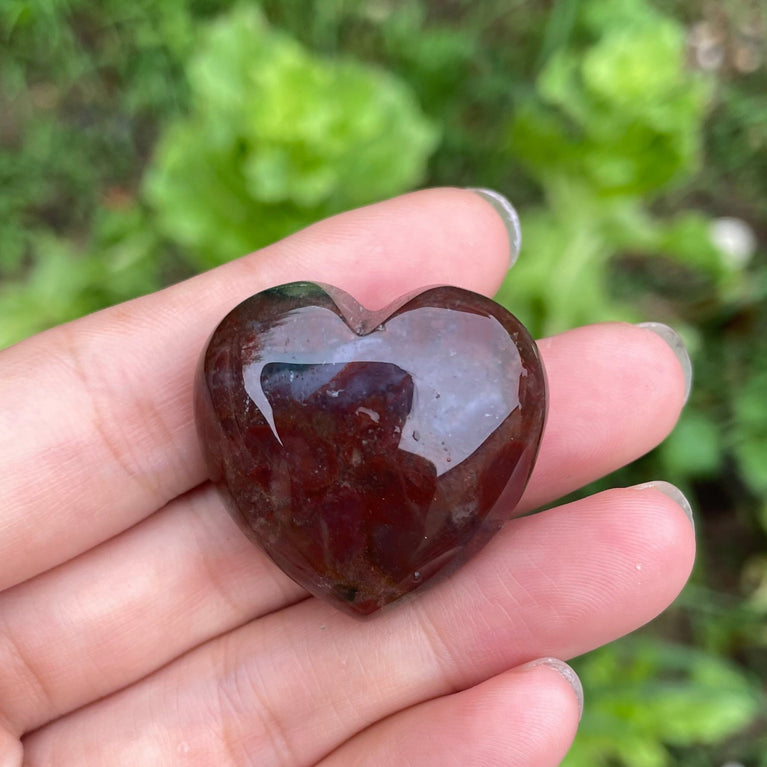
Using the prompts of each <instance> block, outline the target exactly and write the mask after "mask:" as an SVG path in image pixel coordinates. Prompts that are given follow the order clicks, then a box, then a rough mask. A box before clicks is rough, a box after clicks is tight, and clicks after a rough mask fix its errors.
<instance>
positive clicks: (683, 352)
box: [637, 322, 692, 402]
mask: <svg viewBox="0 0 767 767" xmlns="http://www.w3.org/2000/svg"><path fill="white" fill-rule="evenodd" d="M637 327H640V328H646V329H647V330H652V332H653V333H655V335H658V336H660V337H661V338H662V339H663V340H664V341H665V342H666V343H667V344H668V345H669V346H670V347H671V350H672V351H673V352H674V354H676V358H677V359H678V360H679V364H680V365H681V366H682V371H683V372H684V385H685V389H684V401H685V402H687V399H688V398H689V396H690V389H691V387H692V362H691V360H690V353H689V352H688V351H687V346H686V345H685V343H684V341H683V340H682V336H680V335H679V333H677V332H676V330H674V328H672V327H669V326H668V325H664V324H663V323H662V322H640V323H638V325H637Z"/></svg>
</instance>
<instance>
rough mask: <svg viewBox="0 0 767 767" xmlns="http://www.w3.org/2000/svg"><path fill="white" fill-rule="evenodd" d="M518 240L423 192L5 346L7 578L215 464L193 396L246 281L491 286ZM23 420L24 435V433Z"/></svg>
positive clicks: (145, 508)
mask: <svg viewBox="0 0 767 767" xmlns="http://www.w3.org/2000/svg"><path fill="white" fill-rule="evenodd" d="M508 262H509V241H508V235H507V233H506V228H505V225H504V222H503V221H502V219H501V218H500V217H499V216H498V214H497V213H496V212H495V211H494V210H493V208H492V207H491V205H489V204H488V203H487V202H485V201H484V200H482V199H481V198H480V197H479V196H478V195H476V194H473V193H472V192H469V191H466V190H458V189H433V190H427V191H423V192H417V193H414V194H410V195H405V196H403V197H398V198H395V199H393V200H388V201H386V202H382V203H378V204H376V205H371V206H368V207H366V208H361V209H359V210H355V211H351V212H349V213H344V214H341V215H339V216H335V217H333V218H331V219H327V220H326V221H322V222H320V223H318V224H315V225H314V226H312V227H309V228H308V229H305V230H303V231H302V232H299V233H297V234H295V235H293V236H291V237H289V238H287V239H285V240H282V241H280V242H278V243H276V244H274V245H272V246H270V247H268V248H265V249H263V250H262V251H260V252H258V253H254V254H251V255H250V256H248V257H246V258H243V259H240V260H238V261H234V262H232V263H229V264H226V265H224V266H222V267H219V268H218V269H215V270H213V271H211V272H208V273H206V274H203V275H200V276H199V277H195V278H193V279H190V280H187V281H186V282H183V283H180V284H178V285H175V286H173V287H170V288H167V289H165V290H162V291H160V292H158V293H155V294H152V295H149V296H145V297H143V298H139V299H136V300H134V301H129V302H127V303H125V304H122V305H120V306H116V307H113V308H111V309H107V310H104V311H101V312H98V313H96V314H93V315H91V316H89V317H85V318H83V319H80V320H77V321H75V322H72V323H68V324H66V325H62V326H60V327H58V328H54V329H52V330H49V331H46V332H45V333H41V334H40V335H39V336H36V337H34V338H32V339H29V340H27V341H24V342H22V343H20V344H17V345H16V346H14V347H11V348H10V349H6V350H4V351H3V352H1V353H0V369H1V370H2V371H3V375H2V379H1V380H0V402H2V405H3V407H2V411H0V434H3V435H8V436H7V437H6V439H5V440H4V441H2V443H0V476H2V477H3V481H2V483H1V485H0V562H2V568H1V569H0V588H5V587H7V586H10V585H12V584H14V583H18V582H19V581H22V580H25V579H27V578H29V577H31V576H32V575H35V574H37V573H39V572H41V571H43V570H46V569H49V568H51V567H53V566H55V565H57V564H59V563H61V562H63V561H65V560H67V559H69V558H71V557H73V556H75V555H77V554H78V553H80V552H82V551H85V550H87V549H89V548H91V547H92V546H94V545H96V544H97V543H99V542H101V541H103V540H105V539H107V538H109V537H111V536H113V535H115V534H117V533H119V532H120V531H121V530H124V529H126V528H127V527H130V526H131V525H133V524H134V523H135V522H137V521H138V520H140V519H142V518H144V517H146V516H147V515H149V514H151V513H152V512H153V511H155V510H156V509H158V508H159V507H161V506H163V505H164V504H166V503H167V502H168V501H169V500H171V499H172V498H174V497H176V496H177V495H180V494H181V493H184V492H186V491H187V490H189V489H191V488H192V487H194V486H196V485H197V484H199V483H200V482H202V481H203V480H204V479H205V469H204V465H203V461H202V458H201V455H200V452H199V448H198V444H197V438H196V434H195V427H194V415H193V410H192V383H193V371H194V368H195V365H196V363H197V359H198V356H199V354H200V352H201V350H202V347H203V344H204V343H205V339H206V338H207V336H208V335H209V334H210V332H211V331H212V330H213V328H214V326H215V325H216V323H217V322H218V321H219V320H220V319H221V318H222V317H223V315H224V314H225V313H226V312H227V311H228V310H229V309H231V308H232V307H233V306H234V305H236V304H237V303H238V302H240V301H241V300H243V299H244V298H246V297H247V296H249V295H251V294H253V293H256V292H258V291H260V290H263V289H264V288H267V287H270V286H272V285H277V284H280V283H285V282H291V281H294V280H319V281H323V282H328V283H331V284H334V285H337V286H338V287H341V288H343V289H345V290H346V291H347V292H349V293H351V294H352V295H354V296H355V297H356V298H357V299H358V300H359V301H360V302H361V303H362V304H364V305H367V306H368V307H369V308H373V309H375V308H379V307H381V306H385V305H386V304H387V303H389V302H390V301H391V300H393V299H395V298H397V297H398V296H399V295H401V294H402V293H404V292H406V291H408V290H412V289H415V288H418V287H421V286H424V285H430V284H437V283H447V284H453V285H457V286H460V287H465V288H468V289H470V290H475V291H477V292H482V293H486V294H491V293H493V292H494V291H495V290H496V289H497V287H498V285H499V284H500V281H501V280H502V278H503V275H504V273H505V271H506V269H507V267H508ZM10 435H12V438H11V436H10Z"/></svg>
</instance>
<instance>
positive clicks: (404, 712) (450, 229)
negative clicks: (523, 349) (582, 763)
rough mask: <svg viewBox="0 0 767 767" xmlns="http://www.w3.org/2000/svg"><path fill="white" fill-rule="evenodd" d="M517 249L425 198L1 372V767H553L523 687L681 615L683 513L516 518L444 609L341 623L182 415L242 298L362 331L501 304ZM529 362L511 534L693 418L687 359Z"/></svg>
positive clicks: (595, 507) (360, 217)
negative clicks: (444, 289) (226, 503)
mask: <svg viewBox="0 0 767 767" xmlns="http://www.w3.org/2000/svg"><path fill="white" fill-rule="evenodd" d="M507 247H508V246H507V244H506V242H505V235H504V232H503V226H502V224H501V223H500V221H499V220H498V219H497V218H496V214H495V213H494V212H493V211H492V209H491V208H490V207H489V206H488V205H487V204H486V203H484V202H483V201H481V200H480V199H479V198H478V197H475V196H474V195H472V194H470V193H467V192H459V191H456V190H433V191H430V192H423V193H419V194H417V195H412V196H408V197H405V198H399V199H396V200H392V201H390V202H387V203H382V204H380V205H377V206H372V207H370V208H367V209H363V210H360V211H355V212H352V213H349V214H345V215H344V216H342V217H338V218H336V219H331V220H328V221H326V222H323V223H322V224H320V225H318V226H315V227H312V228H311V229H309V230H306V231H304V232H302V233H300V234H299V235H296V236H295V237H293V238H291V239H290V240H287V241H285V242H283V243H280V244H278V245H276V246H272V247H271V248H268V249H266V250H265V251H262V252H261V253H259V254H254V255H253V256H250V257H248V258H246V259H242V260H240V261H237V262H233V263H232V264H229V265H227V266H225V267H222V268H221V269H220V270H217V271H215V272H212V273H209V274H207V275H202V276H200V277H198V278H195V279H193V280H190V281H188V282H186V283H182V284H180V285H177V286H175V287H173V288H170V289H168V290H166V291H163V292H161V293H158V294H155V295H152V296H148V297H146V298H142V299H139V300H137V301H135V302H131V303H128V304H125V305H123V306H121V307H116V308H115V309H112V310H107V311H105V312H102V313H99V314H96V315H93V316H91V317H88V318H85V319H83V320H80V321H78V322H76V323H72V324H71V325H69V326H62V327H60V328H57V329H54V330H52V331H49V332H47V333H44V334H41V335H40V336H38V337H36V338H34V339H31V340H30V341H28V342H25V343H22V344H19V345H18V346H16V347H12V348H11V349H8V350H6V351H4V352H3V353H2V355H0V366H2V370H3V375H2V380H1V381H0V402H2V404H3V409H2V414H0V419H1V420H0V433H2V434H3V435H6V436H7V435H13V437H12V439H8V438H6V439H5V440H3V442H2V444H1V445H0V467H1V468H0V476H1V477H2V482H1V483H0V499H2V505H0V588H3V589H5V590H4V591H2V593H0V726H2V728H4V729H2V730H0V757H2V756H4V757H5V758H6V759H7V762H6V761H3V759H2V758H0V764H2V765H3V767H5V765H6V764H8V765H15V764H21V763H22V758H23V763H24V764H25V765H54V764H55V765H57V767H69V765H77V767H87V765H99V767H112V766H114V765H134V764H135V765H141V766H142V767H143V766H144V765H176V764H179V765H189V764H193V765H222V766H223V765H226V766H227V767H229V766H230V765H231V766H234V765H238V766H239V765H256V764H257V765H314V764H321V765H323V767H326V766H329V765H333V766H334V767H335V765H384V764H413V765H420V766H423V765H426V766H428V765H431V764H435V765H437V764H456V765H458V764H469V763H471V764H496V763H498V764H500V763H504V764H509V763H513V764H520V765H522V764H524V765H535V766H536V767H538V766H539V765H540V766H543V765H555V764H558V763H559V760H560V759H561V758H562V756H563V754H564V752H565V751H566V749H567V746H568V744H569V742H570V740H571V738H572V736H573V733H574V730H575V727H576V725H577V717H578V711H577V705H576V702H575V698H574V695H573V693H572V690H571V689H570V687H569V686H568V685H567V684H566V683H565V681H564V680H563V679H562V678H561V677H560V676H559V675H557V674H556V673H552V671H551V669H550V668H548V667H547V666H535V667H532V668H529V667H528V668H522V669H519V668H516V667H518V666H519V664H522V663H525V662H527V661H530V660H532V659H535V658H539V657H542V656H555V657H559V658H567V657H572V656H573V655H577V654H579V653H582V652H584V651H586V650H589V649H591V648H593V647H596V646H598V645H600V644H603V643H605V642H608V641H610V640H611V639H614V638H615V637H617V636H620V635H621V634H623V633H625V632H627V631H630V630H631V629H633V628H635V627H636V626H638V625H641V624H642V623H644V622H645V621H647V620H649V619H650V618H652V617H653V616H654V615H656V614H657V613H658V612H659V611H660V610H661V609H663V607H664V606H665V605H667V604H668V603H669V602H670V601H671V599H673V597H674V596H675V595H676V593H677V592H678V591H679V589H680V588H681V585H682V584H683V582H684V580H685V578H686V577H687V574H688V572H689V569H690V566H691V560H692V552H693V536H692V531H691V528H690V526H689V525H688V524H687V521H686V519H685V517H684V515H683V513H682V512H681V510H680V509H679V508H678V507H677V506H676V505H675V504H674V503H673V502H672V501H671V500H669V499H668V498H666V497H665V496H664V495H663V494H661V493H659V492H656V491H653V490H636V489H623V490H613V491H609V492H606V493H602V494H600V495H597V496H593V497H591V498H588V499H586V500H583V501H579V502H576V503H573V504H570V505H568V506H561V507H558V508H554V509H551V510H549V511H546V512H544V513H542V514H539V515H535V516H530V517H525V518H522V519H517V520H515V521H513V522H511V523H509V524H508V525H507V526H506V527H505V528H504V530H503V531H502V532H501V534H499V536H497V538H496V539H494V541H493V542H492V543H491V544H490V545H489V546H488V547H487V548H486V549H485V550H484V551H483V552H482V554H481V555H480V556H479V557H477V558H476V559H475V560H473V561H472V562H470V563H469V564H468V565H467V566H466V567H465V568H464V569H463V570H461V571H460V572H459V573H458V574H456V575H455V576H453V577H452V578H451V579H449V580H448V581H446V582H445V583H443V584H441V585H439V586H438V587H436V588H434V589H432V590H431V591H428V592H426V593H425V594H423V595H421V596H419V597H418V598H416V599H413V600H411V601H409V602H407V603H405V604H403V605H400V606H398V607H396V608H394V609H392V610H389V611H386V612H385V613H383V614H382V615H380V616H379V617H377V618H375V619H373V620H371V621H367V622H356V621H353V620H352V619H350V618H347V617H345V616H343V615H341V614H340V613H337V612H335V611H334V610H333V609H332V608H330V607H328V606H326V605H324V604H322V603H319V602H317V601H316V600H314V599H311V598H307V597H306V594H305V593H304V592H303V591H302V590H301V589H300V588H299V587H298V586H297V585H295V584H294V583H293V582H292V581H290V580H289V579H287V578H286V577H285V576H284V575H282V574H281V573H280V572H279V571H278V570H277V569H276V568H275V567H274V565H272V564H271V562H269V561H268V560H266V559H265V558H264V557H263V556H261V555H260V554H259V553H258V552H257V550H256V549H254V547H253V546H252V545H251V544H250V543H249V542H248V541H247V540H246V539H245V538H244V537H243V536H242V535H241V534H240V533H239V531H238V530H237V529H236V527H235V525H234V523H233V522H232V521H231V520H230V519H229V517H228V515H227V514H226V513H225V512H224V511H223V509H222V507H221V503H220V501H219V499H218V497H217V495H216V494H215V492H214V491H213V490H212V488H211V487H210V486H209V484H207V483H205V481H204V479H205V475H204V469H203V466H202V461H201V458H200V454H199V450H198V447H197V442H196V437H195V430H194V423H193V414H192V409H191V382H192V379H193V370H194V366H195V364H196V360H197V356H198V355H199V352H200V350H201V348H202V346H203V344H204V342H205V338H206V335H207V334H208V333H209V332H210V330H211V329H212V328H213V326H214V325H215V324H216V322H217V321H218V319H220V317H221V316H222V315H223V313H224V312H226V311H227V310H228V309H229V308H231V307H232V306H233V305H234V304H235V303H237V302H238V301H239V300H241V299H242V298H244V297H245V296H247V295H249V294H251V293H254V292H256V291H257V290H259V289H262V288H263V287H266V286H267V285H273V284H277V283H280V282H287V281H291V280H294V279H319V280H322V281H324V282H329V283H335V284H338V285H340V286H342V287H344V288H345V289H347V290H348V291H349V292H351V293H353V294H355V295H356V296H357V297H358V298H359V299H360V300H361V301H362V303H366V304H368V305H370V306H373V307H374V306H380V305H383V304H385V303H387V302H388V300H390V299H392V298H394V297H395V296H397V295H399V294H401V293H402V292H404V291H406V290H409V289H412V288H414V287H418V286H421V285H424V284H426V285H428V284H435V283H452V284H458V285H462V286H464V287H467V288H470V289H474V290H477V291H480V292H484V293H492V292H493V291H494V290H495V289H496V288H497V286H498V283H499V281H500V279H501V278H502V276H503V272H504V271H505V261H506V258H507ZM529 257H530V258H535V254H530V256H529ZM541 350H542V353H543V355H544V359H545V364H546V367H547V370H548V376H549V382H550V389H551V409H550V415H549V422H548V425H547V430H546V434H545V437H544V442H543V446H542V449H541V455H540V458H539V460H538V464H537V466H536V469H535V472H534V475H533V478H532V480H531V483H530V486H529V488H528V492H527V494H526V496H525V499H524V500H523V506H524V508H525V509H532V508H535V507H537V506H539V505H542V504H545V503H549V502H551V501H553V500H555V499H556V498H557V497H559V496H561V495H562V494H564V493H566V492H568V491H571V490H573V489H575V488H577V487H579V486H580V485H582V484H584V483H585V482H587V481H589V480H591V479H594V478H596V477H598V476H601V475H603V474H605V473H606V472H609V471H611V470H613V469H615V468H617V467H619V466H621V465H623V464H624V463H626V462H628V461H630V460H632V459H634V458H635V457H637V456H639V455H641V454H642V453H644V452H646V451H647V450H648V449H650V448H651V447H652V446H654V445H655V444H656V443H657V442H659V441H660V440H661V439H662V438H663V437H664V436H665V434H666V433H667V432H668V431H669V429H670V428H671V427H672V426H673V423H674V422H675V420H676V418H677V415H678V412H679V409H680V407H681V404H682V399H683V382H682V375H681V373H680V371H679V367H678V365H677V363H676V360H675V359H674V357H673V355H672V354H671V352H670V351H669V350H668V349H667V348H666V347H665V346H664V344H663V342H662V341H660V339H658V338H657V336H655V335H653V334H652V333H648V332H646V331H643V330H641V329H637V328H634V327H632V326H628V325H607V326H593V327H589V328H582V329H580V330H577V331H573V332H570V333H567V334H564V335H562V336H558V337H554V338H551V339H547V340H544V341H543V342H542V343H541ZM638 568H639V569H638ZM25 733H26V735H25ZM22 736H23V743H24V754H23V757H22V755H21V748H20V746H19V745H18V743H17V741H16V738H19V737H22ZM510 760H511V761H510ZM514 760H516V761H514Z"/></svg>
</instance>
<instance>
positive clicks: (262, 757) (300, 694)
mask: <svg viewBox="0 0 767 767" xmlns="http://www.w3.org/2000/svg"><path fill="white" fill-rule="evenodd" d="M693 548H694V542H693V535H692V528H691V525H690V524H689V520H688V519H687V517H686V516H685V514H684V512H683V511H682V510H681V509H680V507H679V506H677V505H676V504H675V503H674V502H673V501H672V500H671V499H669V498H668V497H667V496H665V495H663V494H661V493H660V492H658V491H656V490H652V489H641V490H640V489H625V490H613V491H608V492H605V493H601V494H599V495H597V496H593V497H591V498H588V499H584V500H582V501H578V502H576V503H572V504H569V505H568V506H564V507H561V508H557V509H552V510H549V511H546V512H543V513H541V514H539V515H535V516H532V517H525V518H522V519H517V520H514V521H513V522H511V523H510V524H509V525H507V527H506V528H504V530H503V531H502V532H501V533H500V535H499V536H497V537H496V538H495V539H494V540H493V541H492V542H491V544H490V545H489V546H488V548H487V550H486V551H485V553H484V555H483V556H480V557H477V558H475V559H473V560H471V561H470V562H469V563H468V564H467V565H466V567H465V568H464V569H463V570H461V571H460V572H458V573H457V574H456V575H455V576H454V577H453V578H452V579H450V580H448V581H447V582H445V583H443V584H441V585H440V586H437V587H436V588H434V589H432V590H431V591H429V592H427V593H424V594H422V595H420V597H419V598H417V599H413V600H412V601H411V602H409V603H406V604H401V605H399V606H398V607H396V608H394V609H392V610H389V611H387V612H385V613H383V614H381V615H380V616H378V617H377V618H376V619H374V620H371V621H369V622H366V623H358V622H355V621H353V620H352V619H349V618H348V617H346V616H344V615H342V614H340V613H338V612H337V611H335V610H334V609H333V608H331V607H329V606H328V605H325V604H323V603H320V602H318V601H317V600H314V599H309V600H305V601H303V602H301V603H299V604H297V605H294V606H293V607H289V608H287V609H285V610H282V611H280V612H278V613H273V614H271V615H269V616H267V617H265V618H262V619H260V620H258V621H255V622H253V623H249V624H247V625H245V626H243V627H241V628H239V629H237V630H236V631H234V632H231V633H229V634H226V635H224V636H222V637H220V638H218V639H215V640H213V641H211V642H209V643H206V644H205V645H202V646H201V647H199V648H197V649H196V650H194V651H192V652H190V653H188V654H186V655H185V656H183V657H182V658H180V659H178V660H176V661H175V662H173V663H172V664H170V665H169V666H166V667H165V668H164V669H161V670H160V671H158V672H156V673H155V674H153V675H152V676H150V677H148V678H146V679H145V680H143V681H141V682H139V683H137V684H135V685H133V686H132V687H130V688H127V689H126V690H124V691H122V692H120V693H117V694H116V695H114V696H111V697H109V698H106V699H104V700H102V701H99V702H96V703H94V704H92V705H90V706H88V707H86V708H83V709H80V710H79V711H77V712H75V713H73V714H70V715H69V716H67V717H63V718H62V719H59V720H57V721H55V722H52V723H51V724H50V725H47V726H46V727H44V728H42V729H41V730H38V731H37V732H36V733H35V734H33V735H32V736H30V738H31V743H33V744H34V748H36V749H40V753H50V754H53V753H62V754H69V753H83V754H92V755H93V756H92V758H93V759H94V762H95V763H99V764H103V765H109V764H110V758H111V756H110V755H111V754H114V753H122V751H123V749H124V748H130V749H133V750H135V752H136V753H137V754H141V753H151V754H154V755H156V759H157V761H161V760H162V759H164V758H170V756H171V755H172V753H173V751H172V750H173V749H175V748H176V747H177V746H178V744H179V743H184V744H186V745H185V748H188V749H189V750H190V753H200V754H204V755H205V758H207V759H208V763H211V764H213V763H216V764H220V763H224V764H225V763H226V759H227V758H229V757H230V756H231V749H232V748H233V747H234V748H243V749H247V752H248V754H250V758H251V760H252V761H253V763H257V764H313V763H315V762H316V761H317V760H318V759H320V758H322V757H323V756H324V755H326V754H327V753H329V752H330V751H331V750H332V749H333V748H337V747H338V745H339V744H340V743H343V742H344V741H346V740H348V739H349V738H350V737H352V736H353V735H355V734H356V733H357V732H360V731H362V730H363V729H365V728H366V727H368V726H370V725H371V724H373V723H374V722H377V721H379V720H380V719H382V718H384V717H386V716H389V715H391V714H392V713H395V712H396V711H399V710H402V709H404V708H407V707H410V706H413V705H417V704H418V703H421V702H423V701H425V700H429V699H432V698H435V697H439V696H441V695H445V694H449V693H450V692H454V691H456V690H462V689H466V688H468V687H471V686H473V685H476V684H478V683H480V682H482V681H483V680H485V679H488V678H490V677H492V676H495V675H496V674H499V673H502V672H503V671H505V670H507V669H509V668H511V667H513V666H516V665H518V664H520V663H522V662H525V661H528V660H530V659H531V658H533V657H537V656H539V655H551V656H555V657H565V658H566V657H571V656H573V655H576V654H580V653H583V652H586V651H587V650H589V649H592V648H593V647H596V646H598V645H600V644H603V643H605V642H607V641H610V640H612V639H615V638H616V637H618V636H621V635H622V634H625V633H626V632H628V631H630V630H632V629H634V628H636V627H638V626H639V625H641V624H643V623H645V622H646V621H647V620H649V619H651V618H652V617H654V616H655V615H657V613H658V612H660V610H661V609H663V608H664V607H665V606H666V605H668V604H669V602H670V601H671V600H672V599H673V598H674V596H676V594H677V593H678V592H679V590H680V589H681V587H682V585H683V583H684V581H685V579H686V578H687V576H688V574H689V571H690V568H691V564H692V558H693ZM161 712H162V715H163V716H164V717H166V718H165V720H164V721H162V722H161V723H159V722H158V717H159V716H160V714H161ZM124 722H131V724H132V727H131V730H130V733H126V731H125V729H124V726H123V723H124ZM216 749H219V750H218V752H217V751H216ZM33 753H34V752H33ZM139 763H140V762H139Z"/></svg>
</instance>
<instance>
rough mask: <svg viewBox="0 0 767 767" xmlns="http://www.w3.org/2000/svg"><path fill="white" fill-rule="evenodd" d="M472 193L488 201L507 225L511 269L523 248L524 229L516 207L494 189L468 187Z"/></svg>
mask: <svg viewBox="0 0 767 767" xmlns="http://www.w3.org/2000/svg"><path fill="white" fill-rule="evenodd" d="M467 189H468V190H469V191H470V192H474V193H475V194H478V195H479V196H480V197H481V198H482V199H483V200H487V202H489V203H490V204H491V205H492V206H493V207H494V208H495V210H496V212H497V213H498V215H499V216H500V217H501V218H502V219H503V223H504V224H505V225H506V231H507V232H508V235H509V250H510V253H509V269H511V267H512V266H514V264H515V263H516V261H517V256H519V251H520V248H521V247H522V227H521V225H520V223H519V216H518V215H517V211H516V210H515V208H514V206H513V205H512V204H511V203H510V202H509V201H508V200H507V199H506V198H505V197H504V196H503V195H502V194H501V193H500V192H496V191H495V190H493V189H484V188H482V187H473V186H472V187H467Z"/></svg>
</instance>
